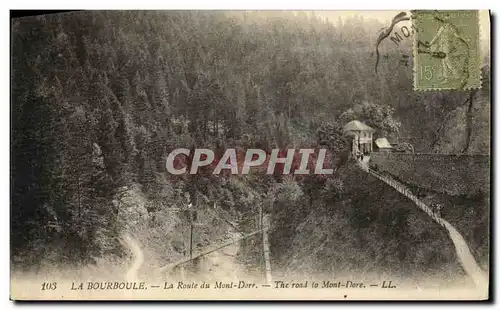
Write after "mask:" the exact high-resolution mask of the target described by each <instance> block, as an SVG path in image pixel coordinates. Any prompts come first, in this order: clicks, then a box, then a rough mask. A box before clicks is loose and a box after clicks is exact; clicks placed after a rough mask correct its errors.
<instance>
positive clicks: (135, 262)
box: [122, 232, 144, 282]
mask: <svg viewBox="0 0 500 310" xmlns="http://www.w3.org/2000/svg"><path fill="white" fill-rule="evenodd" d="M122 242H123V244H124V245H125V247H126V248H127V249H129V251H130V252H131V253H132V256H133V259H132V265H131V266H130V267H129V269H128V271H127V273H126V274H125V279H126V280H127V281H129V282H134V281H137V280H138V279H137V272H138V270H139V268H141V266H142V264H143V263H144V253H143V252H142V250H141V247H140V246H139V243H138V242H137V241H136V240H135V239H134V237H132V235H131V234H129V233H128V232H125V233H123V234H122Z"/></svg>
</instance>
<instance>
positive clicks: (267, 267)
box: [259, 204, 273, 285]
mask: <svg viewBox="0 0 500 310" xmlns="http://www.w3.org/2000/svg"><path fill="white" fill-rule="evenodd" d="M259 218H260V230H261V232H262V246H263V250H264V263H265V266H264V268H265V272H266V282H267V284H268V285H271V284H272V282H273V278H272V276H271V259H270V255H269V240H268V238H267V230H266V229H264V225H267V226H268V225H269V223H268V219H267V217H266V218H265V220H264V212H263V210H262V204H259Z"/></svg>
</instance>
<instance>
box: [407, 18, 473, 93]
mask: <svg viewBox="0 0 500 310" xmlns="http://www.w3.org/2000/svg"><path fill="white" fill-rule="evenodd" d="M412 23H413V26H414V28H415V29H416V35H415V36H414V42H413V54H414V57H413V59H414V62H413V74H414V89H415V90H446V89H450V90H452V89H455V90H467V89H474V88H480V87H481V59H480V50H479V48H480V44H479V40H480V33H479V31H480V30H479V12H478V11H475V10H452V11H451V10H450V11H437V10H415V11H413V12H412Z"/></svg>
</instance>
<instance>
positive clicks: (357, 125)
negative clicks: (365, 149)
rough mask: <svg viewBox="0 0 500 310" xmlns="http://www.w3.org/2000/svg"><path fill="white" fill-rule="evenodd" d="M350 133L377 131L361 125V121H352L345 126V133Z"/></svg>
mask: <svg viewBox="0 0 500 310" xmlns="http://www.w3.org/2000/svg"><path fill="white" fill-rule="evenodd" d="M348 131H375V130H374V129H373V128H371V127H370V126H368V125H366V124H363V123H361V122H360V121H350V122H349V123H347V124H346V125H345V126H344V132H348Z"/></svg>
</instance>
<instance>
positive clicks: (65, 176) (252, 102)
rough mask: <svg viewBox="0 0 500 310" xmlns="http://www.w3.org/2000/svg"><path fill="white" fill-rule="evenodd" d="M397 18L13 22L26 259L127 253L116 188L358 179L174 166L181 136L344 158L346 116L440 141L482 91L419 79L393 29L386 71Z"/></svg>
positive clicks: (15, 146) (71, 17)
mask: <svg viewBox="0 0 500 310" xmlns="http://www.w3.org/2000/svg"><path fill="white" fill-rule="evenodd" d="M382 26H384V25H383V24H381V23H380V22H379V21H376V20H373V21H372V20H362V19H361V18H350V19H346V20H339V21H327V20H324V19H320V18H319V17H317V16H315V15H314V14H306V13H298V14H296V13H292V12H277V11H276V12H267V13H262V12H260V13H259V12H232V13H231V12H217V11H203V12H202V11H190V12H184V11H170V12H167V11H157V12H156V11H143V12H140V11H134V12H133V11H130V12H128V11H100V12H74V13H65V14H57V15H45V16H36V17H26V18H21V19H16V20H13V22H12V114H11V118H12V131H11V143H12V144H11V149H12V154H11V164H12V166H11V192H12V197H11V201H12V205H11V223H12V224H11V250H12V255H13V256H14V257H16V259H17V260H18V261H19V263H21V264H27V265H32V264H36V263H38V262H39V261H40V260H43V259H44V258H46V257H45V255H46V254H47V253H49V252H50V253H58V256H57V257H56V258H54V259H56V260H61V261H66V262H69V261H73V262H74V261H77V262H83V263H85V262H88V260H89V259H91V258H95V257H102V256H105V255H119V254H120V245H119V242H117V241H116V239H115V238H116V237H117V235H118V233H119V231H120V229H121V226H120V225H123V224H122V223H121V222H120V221H118V220H117V218H118V215H119V214H120V212H121V210H120V208H121V207H122V205H121V204H120V203H117V201H120V197H121V195H124V193H125V192H126V191H127V190H128V189H129V188H131V187H133V186H137V187H138V188H139V191H140V192H141V195H142V194H143V195H144V197H145V198H144V199H145V200H146V201H147V202H148V203H147V204H146V206H145V208H146V209H147V211H148V212H153V211H155V210H157V209H161V208H168V207H170V206H174V205H177V204H181V203H182V202H183V201H185V198H184V197H185V195H186V192H187V193H189V194H190V196H191V197H192V199H193V200H195V201H196V199H197V197H202V198H205V200H207V198H208V199H217V200H218V201H220V205H222V206H223V207H224V208H225V209H226V210H228V211H229V212H245V210H244V209H245V208H247V207H248V208H250V207H251V206H253V205H255V204H256V203H258V202H261V201H266V199H267V197H268V196H269V195H274V194H275V186H278V188H285V189H286V188H292V189H293V188H296V187H299V189H300V190H301V191H304V192H305V193H306V195H317V194H318V192H317V191H313V190H311V191H308V189H307V186H309V187H317V188H319V189H321V190H324V188H325V189H327V190H326V191H323V192H321V193H327V194H329V195H332V196H331V203H332V204H333V203H335V199H337V198H336V197H338V196H336V195H341V193H342V189H343V187H344V184H343V183H342V180H341V178H335V177H334V178H333V179H325V178H316V177H313V178H310V179H309V178H306V179H305V180H304V179H300V180H294V179H292V180H291V181H287V182H289V183H286V184H285V185H283V184H282V183H280V182H281V178H280V177H274V176H261V177H260V176H251V177H250V176H249V177H248V178H247V179H240V180H239V181H232V182H227V180H226V179H224V178H223V177H222V176H200V175H197V176H189V175H187V176H176V177H175V178H174V177H173V176H171V175H168V174H166V173H165V160H166V156H167V154H168V153H169V152H170V151H171V150H173V149H175V148H179V147H183V148H193V147H209V148H212V149H217V150H224V149H225V148H227V147H241V148H250V147H254V148H255V147H256V148H263V149H269V148H274V147H279V148H283V149H284V148H288V147H292V148H293V147H296V148H298V147H313V148H314V147H317V146H318V145H327V146H328V147H329V148H330V149H331V150H332V154H334V156H335V157H336V159H339V158H341V157H342V156H343V155H342V154H344V155H345V153H343V152H344V151H345V150H344V147H345V143H344V142H345V141H343V139H342V137H341V136H340V135H341V131H340V129H341V126H343V125H344V123H345V122H347V121H350V120H352V119H361V120H363V121H365V122H366V123H367V124H369V125H370V126H373V127H374V128H375V129H376V130H377V132H378V135H379V136H390V137H393V138H394V139H398V140H401V141H405V139H406V137H411V139H410V138H409V140H408V141H410V142H411V143H412V144H414V146H415V149H416V150H417V151H431V150H432V148H434V147H437V145H439V143H438V141H439V140H440V137H441V136H435V135H434V133H435V132H436V131H438V130H440V128H441V127H443V122H444V120H445V118H446V117H447V115H448V114H449V113H450V112H451V111H454V110H455V109H457V108H459V107H462V106H464V104H465V103H466V100H467V96H468V93H458V92H451V91H450V92H439V93H437V92H414V91H413V89H412V71H411V65H412V61H411V58H410V60H409V66H405V65H404V64H402V63H401V62H400V55H401V49H403V50H405V49H406V50H407V51H408V54H409V55H411V50H410V49H411V45H410V42H406V43H405V44H406V45H405V44H403V45H402V47H398V48H397V49H396V48H394V47H393V46H392V45H391V44H393V43H392V42H390V41H388V42H386V43H384V45H383V46H382V47H381V52H382V54H383V55H387V57H383V59H382V60H383V61H381V63H380V66H379V72H378V74H376V73H375V71H374V64H375V57H374V55H373V52H374V43H375V41H376V38H377V37H378V30H379V29H380V28H381V27H382ZM486 70H487V71H485V72H486V76H488V75H489V69H486ZM488 81H489V79H488ZM485 102H486V103H485V104H489V98H488V100H486V101H485ZM481 115H482V117H485V115H484V114H481ZM486 116H488V115H486ZM450 126H452V125H450ZM459 130H466V129H459ZM468 137H469V139H470V135H469V136H468ZM474 143H475V142H474ZM474 143H472V146H470V147H473V146H474V145H476V144H478V143H475V144H474ZM479 144H480V143H479ZM464 145H465V144H464ZM467 145H471V144H470V143H469V144H467ZM480 145H482V144H480ZM443 147H444V146H442V145H441V146H440V148H443ZM343 162H345V160H344V161H338V165H341V164H342V163H343ZM276 183H280V184H279V185H276ZM328 189H331V190H328ZM285 197H288V196H286V195H285ZM311 197H312V196H311ZM199 199H201V198H199ZM290 199H291V198H290ZM199 201H201V200H199ZM311 201H312V198H311ZM236 210H237V211H236ZM54 250H56V251H54ZM27 253H30V254H27ZM52 255H53V254H52Z"/></svg>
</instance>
